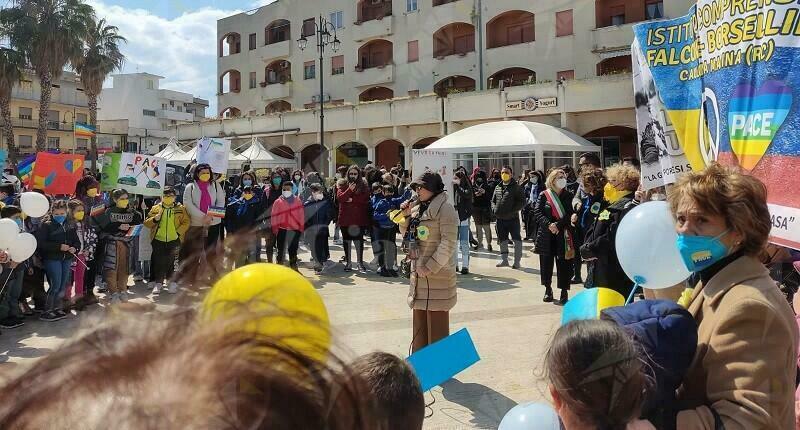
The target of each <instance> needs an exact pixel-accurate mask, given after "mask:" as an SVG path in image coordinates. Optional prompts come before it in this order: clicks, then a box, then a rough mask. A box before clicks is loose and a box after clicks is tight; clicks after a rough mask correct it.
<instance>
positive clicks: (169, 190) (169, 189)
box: [164, 185, 178, 196]
mask: <svg viewBox="0 0 800 430" xmlns="http://www.w3.org/2000/svg"><path fill="white" fill-rule="evenodd" d="M164 195H165V196H166V195H170V196H177V195H178V193H176V192H175V188H172V187H170V186H169V185H167V186H166V187H164Z"/></svg>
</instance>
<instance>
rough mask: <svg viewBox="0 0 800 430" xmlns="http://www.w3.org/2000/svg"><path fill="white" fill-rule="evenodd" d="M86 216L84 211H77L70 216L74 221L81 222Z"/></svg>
mask: <svg viewBox="0 0 800 430" xmlns="http://www.w3.org/2000/svg"><path fill="white" fill-rule="evenodd" d="M85 215H86V212H84V211H77V212H74V213H73V214H72V217H73V218H75V221H83V217H84V216H85Z"/></svg>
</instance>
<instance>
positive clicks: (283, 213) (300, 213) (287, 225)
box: [272, 197, 306, 234]
mask: <svg viewBox="0 0 800 430" xmlns="http://www.w3.org/2000/svg"><path fill="white" fill-rule="evenodd" d="M290 198H291V203H290V202H289V200H287V199H285V198H284V197H280V198H279V199H278V200H275V203H273V204H272V233H273V234H278V230H281V229H283V230H294V231H303V229H305V219H306V214H305V210H304V209H303V203H302V202H301V201H300V199H299V198H298V197H290Z"/></svg>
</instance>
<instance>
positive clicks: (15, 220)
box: [14, 218, 22, 230]
mask: <svg viewBox="0 0 800 430" xmlns="http://www.w3.org/2000/svg"><path fill="white" fill-rule="evenodd" d="M14 222H15V223H17V227H19V229H20V230H22V218H14Z"/></svg>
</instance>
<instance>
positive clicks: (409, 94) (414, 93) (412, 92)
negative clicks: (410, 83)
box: [408, 90, 419, 98]
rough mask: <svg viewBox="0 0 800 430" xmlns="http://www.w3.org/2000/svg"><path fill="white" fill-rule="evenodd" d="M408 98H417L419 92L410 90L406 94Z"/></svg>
mask: <svg viewBox="0 0 800 430" xmlns="http://www.w3.org/2000/svg"><path fill="white" fill-rule="evenodd" d="M408 96H409V97H411V98H415V97H419V90H411V91H409V92H408Z"/></svg>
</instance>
